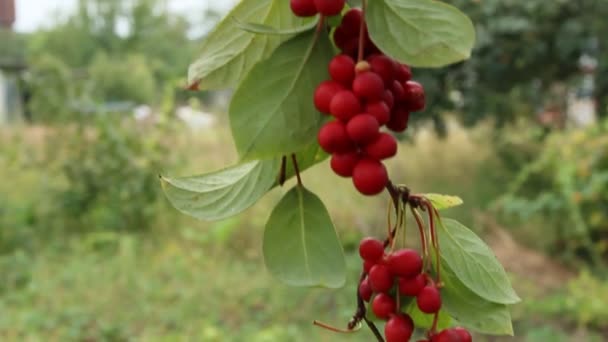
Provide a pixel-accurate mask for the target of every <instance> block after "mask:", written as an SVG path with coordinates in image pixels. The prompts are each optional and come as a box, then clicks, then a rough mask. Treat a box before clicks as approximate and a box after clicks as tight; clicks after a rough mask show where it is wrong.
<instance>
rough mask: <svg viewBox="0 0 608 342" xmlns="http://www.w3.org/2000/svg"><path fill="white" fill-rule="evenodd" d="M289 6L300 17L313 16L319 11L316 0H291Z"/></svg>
mask: <svg viewBox="0 0 608 342" xmlns="http://www.w3.org/2000/svg"><path fill="white" fill-rule="evenodd" d="M289 6H290V7H291V11H292V12H293V14H295V15H296V16H298V17H312V16H313V15H316V14H317V13H318V11H317V7H316V6H315V1H314V0H290V1H289Z"/></svg>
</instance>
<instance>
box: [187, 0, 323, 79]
mask: <svg viewBox="0 0 608 342" xmlns="http://www.w3.org/2000/svg"><path fill="white" fill-rule="evenodd" d="M232 17H236V18H239V19H240V20H242V21H245V22H250V23H253V24H261V25H266V26H270V27H274V28H276V29H277V30H289V29H296V28H299V27H300V28H301V27H303V26H306V25H308V24H310V23H311V22H314V21H316V20H318V19H317V18H298V17H296V16H295V15H293V13H292V12H291V9H290V8H289V2H287V1H284V0H241V1H240V2H239V3H238V4H237V5H236V6H235V7H234V8H233V9H232V10H231V11H230V13H228V15H227V16H226V17H225V18H224V19H222V21H221V22H220V23H219V24H217V26H216V27H215V28H214V29H213V30H212V31H211V32H210V33H209V34H208V35H207V37H206V38H205V41H204V42H203V43H202V46H201V51H202V53H201V56H200V57H199V58H198V59H197V60H196V61H195V62H194V63H192V65H190V68H189V69H188V84H197V83H198V84H199V87H198V88H199V89H200V90H209V89H226V88H231V87H234V86H236V85H237V84H238V82H239V81H240V80H242V79H243V77H245V75H247V73H249V71H250V70H251V68H252V67H253V66H254V65H255V64H256V63H258V62H259V61H260V60H263V59H265V58H267V57H268V56H270V55H271V54H272V52H273V51H274V50H275V49H276V48H277V47H278V46H279V45H280V44H281V43H283V42H284V41H286V40H288V39H290V38H291V36H286V35H255V34H253V33H249V32H245V31H243V30H241V29H239V28H238V27H237V26H236V25H235V24H234V21H233V20H231V19H230V18H232Z"/></svg>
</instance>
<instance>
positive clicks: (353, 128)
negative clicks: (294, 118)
mask: <svg viewBox="0 0 608 342" xmlns="http://www.w3.org/2000/svg"><path fill="white" fill-rule="evenodd" d="M364 24H365V23H364V19H363V16H362V14H361V10H359V9H351V10H349V11H348V12H347V13H346V14H345V15H344V17H343V18H342V22H341V24H340V26H339V27H337V28H336V30H335V32H334V41H335V43H336V46H338V47H339V48H340V49H341V51H342V53H341V54H339V55H337V56H335V57H334V58H333V59H332V60H331V62H330V63H329V67H328V70H329V75H330V77H331V79H330V80H327V81H324V82H322V83H321V84H319V86H318V87H317V89H316V90H315V93H314V104H315V107H316V108H317V110H319V111H320V112H321V113H324V114H327V115H331V116H333V118H334V119H333V120H331V121H329V122H327V123H326V124H325V125H324V126H323V127H322V128H321V129H320V131H319V134H318V137H317V138H318V141H319V145H320V146H321V147H322V148H323V150H325V151H326V152H327V153H330V154H331V155H332V158H331V168H332V169H333V171H334V172H335V173H336V174H338V175H339V176H342V177H352V179H353V183H354V185H355V188H357V190H358V191H359V192H360V193H362V194H364V195H369V196H371V195H376V194H378V193H380V192H381V191H382V190H383V189H384V187H385V186H386V184H387V182H388V174H387V171H386V168H385V166H384V164H383V163H382V160H384V159H388V158H391V157H393V156H395V155H396V154H397V141H396V139H395V138H394V137H393V136H392V135H391V134H389V133H387V132H382V131H381V130H380V129H381V128H382V127H383V126H386V127H387V128H388V129H390V130H391V131H393V132H403V131H404V130H405V129H406V128H407V125H408V120H409V116H410V113H411V112H416V111H420V110H423V109H424V107H425V94H424V89H423V87H422V86H421V85H420V84H419V83H417V82H414V81H412V80H411V78H412V73H411V70H410V68H409V67H408V66H407V65H405V64H401V63H399V62H397V61H395V60H393V59H391V58H390V57H388V56H386V55H384V54H382V53H381V52H380V51H379V50H378V48H376V47H375V46H374V45H373V43H372V42H371V40H370V39H369V36H368V35H367V30H365V29H364V30H363V34H364V39H362V40H361V39H359V38H360V37H359V33H360V31H361V30H360V27H361V25H363V28H365V25H364ZM361 41H363V44H364V45H365V46H367V48H366V49H365V51H366V52H365V53H363V54H362V58H363V59H362V60H361V61H359V62H355V59H354V58H353V55H354V54H355V53H356V52H355V51H356V50H357V49H356V48H357V47H358V46H360V45H361V44H360V43H361ZM362 52H363V51H362Z"/></svg>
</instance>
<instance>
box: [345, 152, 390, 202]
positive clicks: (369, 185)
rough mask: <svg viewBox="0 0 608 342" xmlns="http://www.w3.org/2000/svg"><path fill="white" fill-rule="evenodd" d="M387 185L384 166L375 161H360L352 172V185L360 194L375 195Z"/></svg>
mask: <svg viewBox="0 0 608 342" xmlns="http://www.w3.org/2000/svg"><path fill="white" fill-rule="evenodd" d="M387 183H388V173H387V172H386V168H385V167H384V164H382V163H381V162H380V161H378V160H376V159H371V158H365V159H361V160H360V161H359V162H358V163H357V165H356V166H355V169H354V170H353V184H354V185H355V188H357V190H359V192H360V193H362V194H364V195H368V196H372V195H377V194H379V193H381V192H382V190H384V187H385V186H386V184H387Z"/></svg>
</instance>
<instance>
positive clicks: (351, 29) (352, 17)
mask: <svg viewBox="0 0 608 342" xmlns="http://www.w3.org/2000/svg"><path fill="white" fill-rule="evenodd" d="M362 20H363V12H362V11H361V9H359V8H351V9H350V10H348V12H346V13H345V14H344V16H343V17H342V22H341V23H340V27H342V28H343V29H344V30H345V31H346V32H347V33H349V34H350V35H351V36H357V35H358V34H359V29H360V27H361V21H362Z"/></svg>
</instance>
